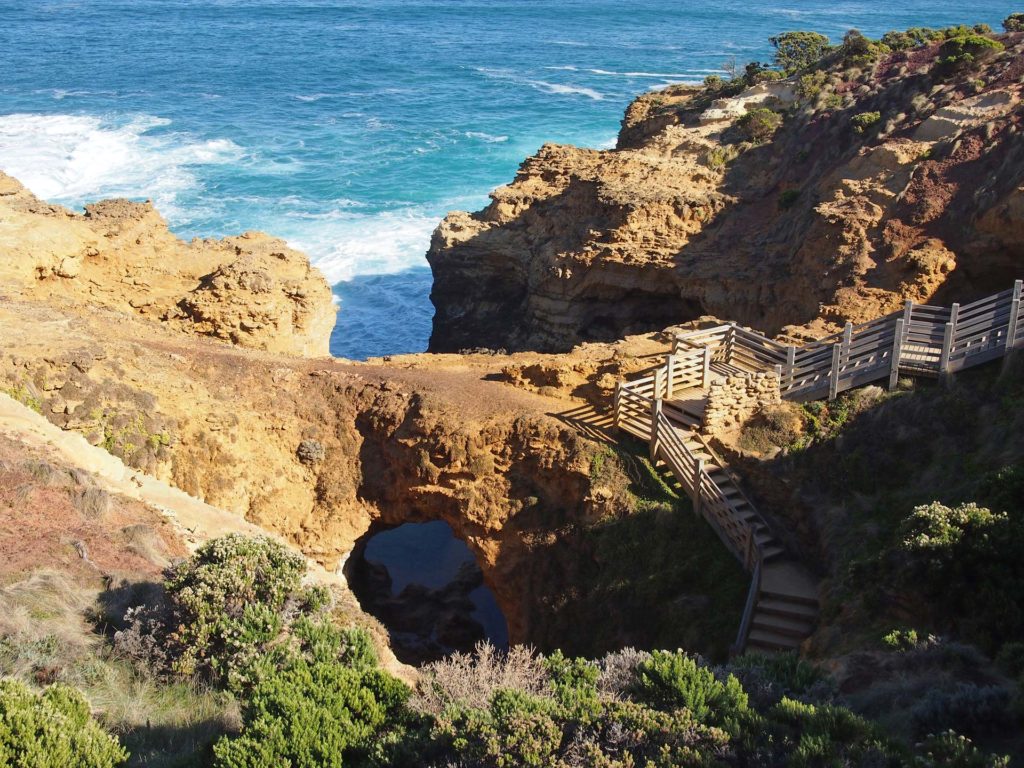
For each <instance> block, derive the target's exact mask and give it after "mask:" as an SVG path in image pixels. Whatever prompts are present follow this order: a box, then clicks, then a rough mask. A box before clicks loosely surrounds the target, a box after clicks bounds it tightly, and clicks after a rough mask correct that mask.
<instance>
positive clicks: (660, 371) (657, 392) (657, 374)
mask: <svg viewBox="0 0 1024 768" xmlns="http://www.w3.org/2000/svg"><path fill="white" fill-rule="evenodd" d="M664 384H665V369H664V368H655V369H654V392H652V393H651V397H653V398H654V399H655V400H658V399H660V398H661V397H662V387H663V385H664Z"/></svg>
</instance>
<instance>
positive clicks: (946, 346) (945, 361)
mask: <svg viewBox="0 0 1024 768" xmlns="http://www.w3.org/2000/svg"><path fill="white" fill-rule="evenodd" d="M959 314H960V305H959V304H954V305H953V306H952V308H951V309H950V310H949V322H948V323H946V332H945V333H944V334H943V336H942V352H941V354H940V355H939V373H940V374H943V375H944V376H945V379H946V381H947V382H948V381H949V355H950V353H951V352H952V351H953V339H954V338H955V337H956V321H957V316H958V315H959Z"/></svg>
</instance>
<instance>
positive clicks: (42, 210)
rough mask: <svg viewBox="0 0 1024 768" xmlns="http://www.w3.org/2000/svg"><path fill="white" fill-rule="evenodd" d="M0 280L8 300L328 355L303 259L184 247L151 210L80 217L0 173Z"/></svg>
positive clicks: (314, 281)
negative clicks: (109, 313)
mask: <svg viewBox="0 0 1024 768" xmlns="http://www.w3.org/2000/svg"><path fill="white" fill-rule="evenodd" d="M0 281H2V285H3V292H4V293H5V294H7V295H8V296H13V295H21V296H24V297H25V298H31V299H36V300H47V301H52V302H56V303H64V304H65V305H66V306H74V305H83V304H86V305H92V306H99V307H107V308H110V309H113V310H116V311H119V312H122V313H126V314H128V315H131V316H138V317H141V318H145V319H152V320H158V321H161V322H163V323H164V324H165V325H167V326H170V327H172V328H175V329H176V330H178V331H180V332H184V333H190V334H196V335H200V336H210V337H213V338H217V339H221V340H223V341H227V342H230V343H232V344H237V345H239V346H243V347H250V348H254V349H263V350H267V351H270V352H280V353H284V354H293V355H302V356H326V355H328V354H330V352H329V349H328V343H329V341H330V333H331V329H332V328H333V327H334V320H335V311H336V310H335V307H334V304H333V300H332V297H331V289H330V286H329V285H328V284H327V281H326V280H325V279H324V277H323V275H321V274H320V272H319V271H317V270H316V269H314V268H313V267H312V266H310V263H309V260H308V259H307V258H306V256H304V255H303V254H301V253H299V252H298V251H295V250H292V249H291V248H288V247H287V245H285V243H284V241H283V240H279V239H277V238H273V237H269V236H268V235H264V234H261V233H258V232H247V233H245V234H242V235H239V236H237V237H228V238H224V239H223V240H212V239H211V240H199V239H196V240H193V241H192V242H191V243H186V242H183V241H182V240H179V239H178V238H176V237H175V236H174V235H173V234H171V232H170V231H169V230H168V229H167V223H166V222H165V221H164V219H163V218H162V217H161V216H160V214H159V213H157V211H156V209H155V208H154V207H153V205H152V204H151V203H149V202H146V203H133V202H130V201H128V200H105V201H103V202H99V203H95V204H94V205H88V206H86V208H85V212H84V213H82V214H78V213H75V212H73V211H70V210H68V209H67V208H64V207H61V206H58V205H51V204H49V203H45V202H43V201H41V200H39V199H38V198H36V197H35V196H34V195H32V193H31V192H29V191H28V190H27V189H25V188H24V187H23V186H22V185H21V184H20V183H19V182H18V181H16V180H15V179H13V178H11V177H10V176H7V175H6V174H4V173H2V172H0Z"/></svg>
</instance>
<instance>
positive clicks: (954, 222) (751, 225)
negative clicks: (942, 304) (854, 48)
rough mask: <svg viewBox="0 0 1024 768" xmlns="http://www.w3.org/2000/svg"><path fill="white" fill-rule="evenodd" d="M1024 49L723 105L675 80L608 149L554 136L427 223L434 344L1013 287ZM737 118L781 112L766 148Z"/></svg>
mask: <svg viewBox="0 0 1024 768" xmlns="http://www.w3.org/2000/svg"><path fill="white" fill-rule="evenodd" d="M1022 37H1024V36H1022V35H1021V34H1019V33H1018V34H1011V35H1004V36H1002V37H1001V38H1000V39H1001V41H1002V43H1003V44H1004V45H1005V46H1006V49H1005V51H1003V52H1001V53H999V54H997V55H993V56H991V57H989V58H987V59H986V60H985V61H983V62H978V63H976V65H974V66H973V68H971V69H970V71H966V70H963V69H959V70H954V69H951V68H950V67H948V66H944V65H942V64H941V62H939V54H938V47H939V46H938V43H936V44H934V45H932V46H931V47H925V48H922V49H915V50H912V51H908V52H902V53H893V54H889V55H886V56H884V57H882V58H881V59H878V60H876V61H873V62H871V63H870V64H864V63H863V62H857V61H851V60H848V59H847V58H844V56H843V55H841V54H839V55H837V56H835V57H833V60H832V61H830V62H829V63H828V65H827V66H826V67H825V68H824V69H822V70H821V71H819V72H818V73H816V74H812V75H809V76H808V77H809V78H810V79H806V78H805V79H802V80H801V79H795V80H793V81H786V82H781V83H774V84H769V85H765V84H762V85H759V86H756V87H754V88H752V89H749V90H748V91H745V92H743V93H740V94H738V95H734V96H731V97H723V98H720V97H719V94H715V93H711V92H710V91H707V90H703V89H698V88H693V87H684V86H674V87H670V88H668V89H666V90H664V91H661V92H658V93H654V94H647V95H644V96H642V97H640V98H639V99H638V100H637V101H636V102H634V104H632V105H631V106H630V108H629V110H628V112H627V114H626V118H625V120H624V121H623V127H622V131H621V134H620V137H619V143H618V146H617V148H616V149H614V150H608V151H596V150H584V149H577V148H575V147H570V146H554V145H546V146H545V147H543V148H542V149H541V150H540V151H539V152H538V153H537V154H536V155H535V156H534V157H531V158H529V159H528V160H526V161H525V162H524V163H523V165H522V166H521V168H520V169H519V172H518V174H517V175H516V178H515V179H514V181H513V182H512V183H511V184H509V185H507V186H504V187H500V188H499V189H497V190H495V191H494V192H493V193H492V196H491V197H492V202H491V204H490V205H489V206H488V207H487V208H485V209H484V210H482V211H480V212H478V213H475V214H468V213H461V212H458V213H452V214H450V215H449V216H448V217H447V218H446V219H445V220H444V222H442V224H441V225H440V226H439V227H438V229H437V230H436V232H435V233H434V237H433V241H432V243H431V248H430V252H429V254H428V260H429V261H430V264H431V266H432V269H433V273H434V288H433V293H432V295H431V298H432V300H433V302H434V305H435V307H436V310H437V311H436V315H435V318H434V328H433V335H432V336H431V342H430V347H431V349H432V350H436V351H454V350H458V349H462V348H472V347H480V346H484V347H490V348H505V349H512V350H521V349H536V350H549V351H557V350H565V349H569V348H571V347H572V346H573V345H574V344H576V343H578V342H580V341H585V340H594V339H597V340H601V339H612V338H618V337H621V336H622V335H624V334H627V333H631V332H641V331H648V330H653V329H660V328H662V327H664V326H666V325H668V324H670V323H674V322H682V321H685V320H690V319H693V318H695V317H697V316H698V315H700V314H712V315H717V316H720V317H728V318H730V319H734V320H737V321H739V322H741V323H744V324H746V325H751V326H754V327H758V328H760V329H763V330H765V331H767V332H769V333H773V334H774V333H778V332H779V331H780V330H782V329H783V328H784V327H785V326H807V325H809V326H810V327H808V328H803V329H800V330H799V331H798V330H797V329H791V330H792V331H793V332H794V333H804V334H806V333H809V334H811V335H814V334H819V333H821V332H823V331H824V330H827V329H829V328H830V327H834V326H835V325H836V324H841V323H843V322H845V321H846V320H852V321H854V322H858V321H863V320H867V319H871V318H874V317H876V316H878V315H879V314H882V313H884V312H887V311H891V310H893V309H894V308H897V307H899V306H900V305H901V304H902V302H903V301H904V300H905V299H908V298H909V299H913V300H914V301H918V302H927V301H931V300H935V301H937V302H938V301H943V300H945V297H946V296H947V295H950V296H955V297H956V299H955V300H969V299H971V298H972V297H976V296H981V295H984V294H986V293H988V292H991V291H993V290H999V289H1002V288H1004V287H1005V286H1006V285H1007V284H1009V282H1012V280H1013V279H1014V278H1016V277H1019V274H1017V272H1016V266H1015V265H1017V264H1019V261H1020V259H1021V257H1022V256H1024V245H1022V243H1024V239H1022V237H1021V234H1022V230H1024V202H1022V201H1024V135H1022V133H1021V127H1022V118H1024V108H1022V107H1021V91H1022V85H1021V76H1022V74H1024V42H1022ZM749 108H770V109H773V110H775V111H776V112H778V113H779V114H781V115H782V116H783V118H784V120H783V124H782V127H781V128H780V129H779V130H778V131H777V132H776V133H775V135H774V137H773V138H772V139H771V140H769V141H765V142H763V143H754V142H751V141H749V140H747V139H749V136H748V135H744V132H743V129H742V127H741V126H740V125H738V124H737V122H738V119H739V118H740V117H741V116H742V115H743V114H744V113H745V112H746V111H747V109H749ZM875 113H877V115H875Z"/></svg>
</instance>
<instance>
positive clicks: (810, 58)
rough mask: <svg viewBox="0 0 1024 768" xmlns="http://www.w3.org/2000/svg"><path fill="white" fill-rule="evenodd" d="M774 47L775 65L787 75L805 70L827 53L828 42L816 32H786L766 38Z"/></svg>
mask: <svg viewBox="0 0 1024 768" xmlns="http://www.w3.org/2000/svg"><path fill="white" fill-rule="evenodd" d="M768 42H770V43H771V44H772V45H773V46H774V47H775V63H776V64H777V65H778V67H779V69H781V70H782V71H783V72H785V73H786V74H787V75H790V74H793V73H794V72H799V71H800V70H802V69H807V68H808V67H809V66H811V65H812V64H814V63H815V62H816V61H818V60H819V59H821V57H822V56H824V55H825V54H826V53H828V51H829V48H830V46H829V40H828V38H827V37H825V36H824V35H820V34H818V33H817V32H786V33H785V34H782V35H776V36H775V37H770V38H768Z"/></svg>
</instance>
